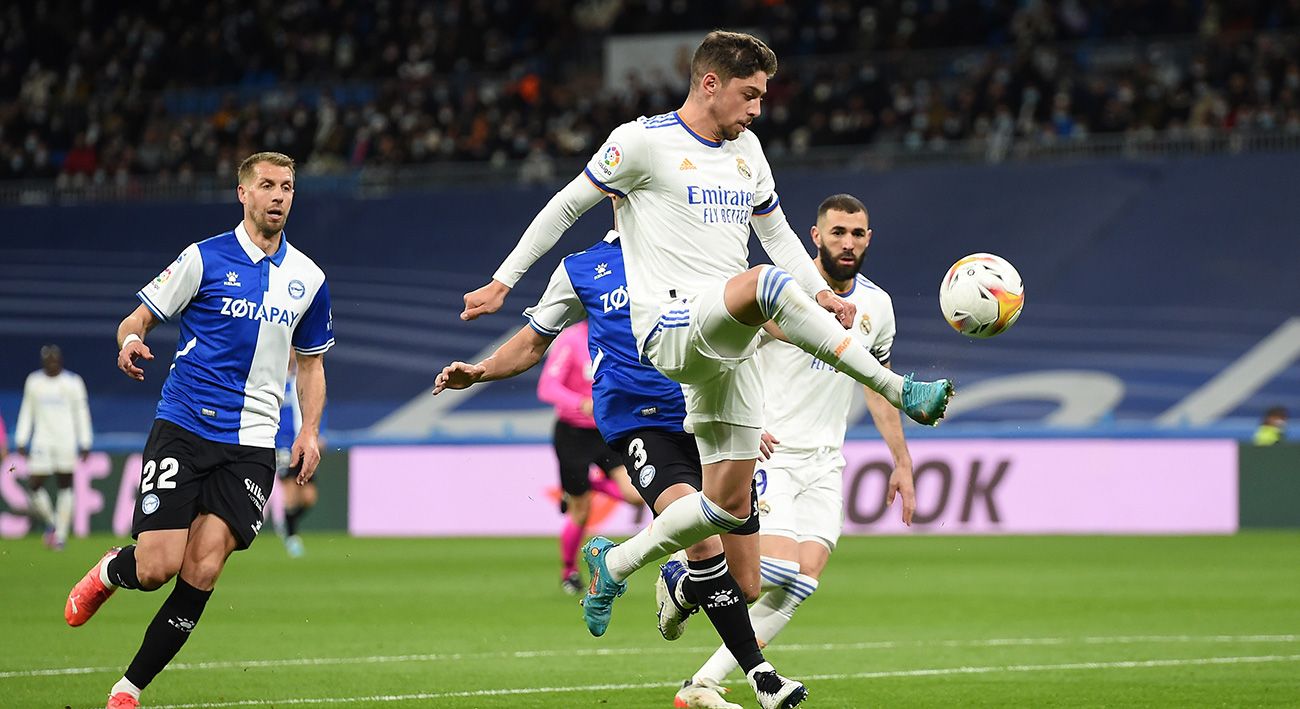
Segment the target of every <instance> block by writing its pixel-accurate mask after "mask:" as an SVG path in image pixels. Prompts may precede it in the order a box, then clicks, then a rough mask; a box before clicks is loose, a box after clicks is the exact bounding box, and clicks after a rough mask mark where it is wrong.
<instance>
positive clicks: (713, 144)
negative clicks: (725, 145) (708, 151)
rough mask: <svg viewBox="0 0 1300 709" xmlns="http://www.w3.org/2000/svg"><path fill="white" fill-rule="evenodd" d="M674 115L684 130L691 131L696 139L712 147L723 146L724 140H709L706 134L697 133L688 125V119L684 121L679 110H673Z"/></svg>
mask: <svg viewBox="0 0 1300 709" xmlns="http://www.w3.org/2000/svg"><path fill="white" fill-rule="evenodd" d="M673 117H674V118H676V119H677V123H679V124H680V125H681V127H682V129H683V130H685V131H686V132H687V133H690V134H691V137H692V138H694V139H696V140H698V141H700V142H701V143H703V144H705V145H707V146H709V147H710V148H721V147H722V141H721V140H718V141H713V140H709V139H708V138H705V137H704V136H702V135H700V134H699V133H696V132H695V131H693V130H691V127H690V126H688V125H686V121H683V120H682V117H681V116H679V115H677V112H676V111H673Z"/></svg>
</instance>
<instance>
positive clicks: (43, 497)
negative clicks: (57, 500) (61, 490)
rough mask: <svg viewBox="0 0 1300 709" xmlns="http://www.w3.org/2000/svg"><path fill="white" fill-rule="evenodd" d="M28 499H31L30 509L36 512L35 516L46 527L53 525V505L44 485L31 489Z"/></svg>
mask: <svg viewBox="0 0 1300 709" xmlns="http://www.w3.org/2000/svg"><path fill="white" fill-rule="evenodd" d="M28 499H29V500H31V511H32V512H34V513H35V514H36V518H37V519H38V520H39V521H40V522H42V523H44V524H45V526H47V527H52V526H54V505H53V504H51V503H50V493H49V492H48V491H47V490H46V489H45V487H44V486H42V487H39V488H37V489H35V490H32V491H31V492H30V493H29V494H28Z"/></svg>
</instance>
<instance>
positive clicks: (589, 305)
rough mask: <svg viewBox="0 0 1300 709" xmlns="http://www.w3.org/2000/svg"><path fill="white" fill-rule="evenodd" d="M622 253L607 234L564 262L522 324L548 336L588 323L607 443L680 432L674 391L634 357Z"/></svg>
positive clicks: (596, 402)
mask: <svg viewBox="0 0 1300 709" xmlns="http://www.w3.org/2000/svg"><path fill="white" fill-rule="evenodd" d="M628 302H629V301H628V293H627V277H626V275H625V274H624V270H623V250H622V249H621V248H620V246H619V242H618V238H617V234H616V233H615V232H610V235H609V236H607V237H606V238H605V240H603V241H601V242H600V243H598V244H596V245H595V246H593V247H591V248H590V249H587V250H586V251H580V252H578V253H576V254H570V255H569V256H566V257H564V260H563V261H562V262H561V263H560V265H559V267H557V268H556V269H555V272H554V273H552V274H551V281H550V283H549V284H548V285H547V287H546V292H545V293H544V294H542V299H541V300H540V301H538V303H537V305H535V306H533V307H531V308H529V309H528V310H526V311H524V315H525V316H526V317H527V318H528V324H529V325H530V326H531V327H532V328H533V329H534V330H536V331H537V332H539V333H541V334H543V335H546V336H547V337H555V336H556V335H558V334H560V331H561V330H563V329H564V328H565V327H566V326H567V325H569V323H572V322H576V321H578V320H581V319H582V318H584V317H585V318H587V326H588V335H587V344H588V347H589V348H590V350H591V363H592V369H593V370H594V372H593V378H592V386H591V396H592V404H593V409H594V414H595V419H596V426H597V427H598V428H599V429H600V433H601V435H602V436H604V437H605V440H606V441H610V442H613V441H614V440H616V439H618V438H621V437H623V436H624V435H626V434H627V433H628V432H630V431H635V430H638V429H647V428H648V429H656V430H664V431H681V430H683V429H682V422H683V420H685V418H686V399H685V397H683V396H682V387H681V385H680V384H678V383H676V382H674V381H672V380H670V379H668V378H667V377H665V376H664V375H663V374H660V373H659V370H657V369H655V368H654V367H652V366H650V365H649V364H644V363H642V362H641V360H640V358H639V357H638V356H637V351H636V338H635V337H633V335H632V320H631V315H630V311H629V308H628Z"/></svg>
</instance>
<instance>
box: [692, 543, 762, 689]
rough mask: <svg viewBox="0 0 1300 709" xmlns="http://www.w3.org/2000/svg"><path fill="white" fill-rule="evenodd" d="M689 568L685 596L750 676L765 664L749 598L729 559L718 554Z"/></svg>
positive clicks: (694, 563) (695, 562) (696, 562)
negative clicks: (732, 573) (753, 623)
mask: <svg viewBox="0 0 1300 709" xmlns="http://www.w3.org/2000/svg"><path fill="white" fill-rule="evenodd" d="M686 566H687V569H688V570H687V574H686V579H685V580H684V581H682V595H683V596H685V597H686V600H687V601H689V602H691V603H694V604H696V605H699V606H700V607H702V608H703V609H704V612H705V614H706V615H708V616H709V622H710V623H713V627H714V628H715V629H716V630H717V631H718V636H719V637H721V638H722V644H724V645H726V646H727V649H728V650H730V651H731V655H732V656H733V657H735V658H736V661H737V662H739V663H740V667H741V669H743V670H744V671H745V673H746V674H748V673H749V671H750V670H752V669H754V668H755V667H757V666H758V665H760V664H762V662H763V653H762V652H761V651H760V650H759V649H758V640H757V639H755V638H754V626H753V625H752V624H750V622H749V607H748V606H747V605H746V604H745V594H744V592H742V591H741V590H740V584H738V583H736V579H735V577H733V576H732V575H731V571H730V570H729V569H727V557H726V556H725V555H724V554H718V555H717V556H715V557H712V558H710V559H704V560H703V561H687V562H686Z"/></svg>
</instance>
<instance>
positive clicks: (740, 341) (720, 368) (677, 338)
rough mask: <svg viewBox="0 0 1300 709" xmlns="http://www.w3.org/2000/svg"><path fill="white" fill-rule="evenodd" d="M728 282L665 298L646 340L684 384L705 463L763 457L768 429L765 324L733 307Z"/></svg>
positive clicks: (666, 370)
mask: <svg viewBox="0 0 1300 709" xmlns="http://www.w3.org/2000/svg"><path fill="white" fill-rule="evenodd" d="M725 287H726V283H719V284H718V285H716V286H714V287H712V288H710V289H708V290H706V291H704V292H702V293H699V294H697V295H695V296H693V297H691V298H682V299H679V300H673V301H669V302H668V303H665V304H664V305H663V306H662V308H661V311H660V316H659V322H658V324H656V326H655V329H654V330H653V331H652V332H651V334H650V335H649V337H647V338H646V342H645V354H646V357H647V358H648V359H649V360H650V362H651V364H653V365H654V366H655V368H656V369H658V370H659V371H660V372H662V373H663V374H664V376H667V377H668V378H669V379H672V380H673V381H675V382H678V383H679V384H681V385H682V391H683V393H684V394H685V396H686V421H685V428H686V430H687V431H688V432H691V433H695V434H696V441H697V444H698V445H699V448H700V460H701V462H703V463H714V462H718V461H719V460H748V459H751V458H757V457H758V447H759V438H760V436H761V435H762V426H763V386H762V381H761V380H760V378H759V373H758V363H757V362H756V361H755V360H754V354H755V352H756V351H757V348H758V331H757V329H756V328H753V327H749V326H746V325H742V324H741V323H739V322H737V321H736V319H735V318H733V317H731V314H730V313H728V312H727V308H726V305H725V303H724V301H723V297H722V295H723V290H724V289H725ZM700 424H710V425H707V426H702V425H700ZM718 424H720V425H718ZM715 438H716V439H718V440H714V439H715Z"/></svg>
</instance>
